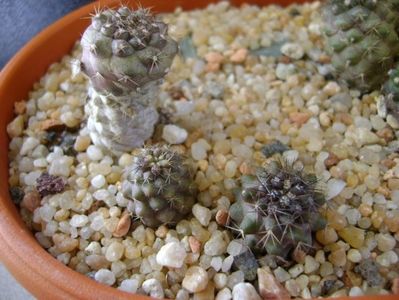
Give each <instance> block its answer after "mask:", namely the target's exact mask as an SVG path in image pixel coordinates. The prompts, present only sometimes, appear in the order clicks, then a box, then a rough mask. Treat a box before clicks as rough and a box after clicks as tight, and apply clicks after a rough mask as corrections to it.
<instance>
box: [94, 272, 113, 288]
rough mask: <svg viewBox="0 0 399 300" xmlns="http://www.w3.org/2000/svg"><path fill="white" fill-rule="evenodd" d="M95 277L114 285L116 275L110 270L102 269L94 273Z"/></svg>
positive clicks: (104, 282)
mask: <svg viewBox="0 0 399 300" xmlns="http://www.w3.org/2000/svg"><path fill="white" fill-rule="evenodd" d="M94 279H95V280H96V281H98V282H101V283H103V284H106V285H113V284H114V283H115V280H116V279H115V275H114V273H112V272H111V271H110V270H107V269H100V270H98V271H97V272H96V274H95V275H94Z"/></svg>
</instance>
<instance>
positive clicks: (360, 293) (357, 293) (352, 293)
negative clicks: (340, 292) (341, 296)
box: [349, 286, 364, 297]
mask: <svg viewBox="0 0 399 300" xmlns="http://www.w3.org/2000/svg"><path fill="white" fill-rule="evenodd" d="M363 295H364V293H363V290H362V289H361V288H360V287H358V286H354V287H352V288H351V289H350V291H349V296H351V297H356V296H363Z"/></svg>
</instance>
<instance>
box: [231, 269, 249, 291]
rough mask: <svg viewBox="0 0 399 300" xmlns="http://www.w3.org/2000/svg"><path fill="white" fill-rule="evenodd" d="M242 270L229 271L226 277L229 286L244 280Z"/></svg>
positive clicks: (232, 286)
mask: <svg viewBox="0 0 399 300" xmlns="http://www.w3.org/2000/svg"><path fill="white" fill-rule="evenodd" d="M244 276H245V275H244V272H243V271H236V272H233V273H231V274H230V275H229V276H228V277H227V286H228V287H229V288H231V289H232V288H234V287H235V286H236V285H237V284H238V283H240V282H244Z"/></svg>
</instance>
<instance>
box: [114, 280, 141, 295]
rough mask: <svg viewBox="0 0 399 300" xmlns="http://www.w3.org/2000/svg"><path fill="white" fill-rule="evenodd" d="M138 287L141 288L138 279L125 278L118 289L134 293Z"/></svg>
mask: <svg viewBox="0 0 399 300" xmlns="http://www.w3.org/2000/svg"><path fill="white" fill-rule="evenodd" d="M138 288H139V282H138V280H137V279H125V280H123V281H122V282H121V285H120V287H119V288H118V289H119V290H121V291H125V292H128V293H132V294H134V293H136V292H137V289H138Z"/></svg>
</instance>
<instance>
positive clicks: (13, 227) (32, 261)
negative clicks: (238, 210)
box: [0, 0, 396, 300]
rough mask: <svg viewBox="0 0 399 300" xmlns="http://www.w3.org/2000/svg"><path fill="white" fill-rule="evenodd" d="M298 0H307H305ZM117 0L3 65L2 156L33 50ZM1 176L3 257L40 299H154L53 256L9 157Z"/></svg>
mask: <svg viewBox="0 0 399 300" xmlns="http://www.w3.org/2000/svg"><path fill="white" fill-rule="evenodd" d="M133 2H135V1H133ZM141 2H142V4H144V5H145V3H146V2H151V1H149V0H148V1H146V0H144V1H141ZM189 2H191V1H189ZM196 2H197V3H195V6H196V7H201V6H205V5H206V4H208V3H210V2H215V1H206V0H198V1H196ZM240 2H243V1H238V0H237V1H232V3H233V4H238V3H240ZM244 2H245V1H244ZM247 2H251V3H254V4H263V5H265V4H268V3H269V2H273V1H270V0H263V1H262V0H254V1H247ZM289 2H292V1H289V0H281V1H280V3H281V4H284V5H286V4H288V3H289ZM296 2H305V1H303V0H301V1H296ZM119 3H120V1H119V0H102V1H97V2H93V3H90V4H87V5H85V6H82V7H81V8H78V9H76V10H74V11H73V12H71V13H69V14H67V15H66V16H64V17H62V18H61V19H59V20H58V21H56V22H55V23H53V24H51V25H50V26H48V27H47V28H45V29H44V30H42V31H41V32H40V33H39V34H37V35H36V36H35V37H34V38H33V39H32V40H31V41H30V42H28V43H27V44H26V45H25V46H24V47H23V48H22V49H21V50H19V51H18V52H17V54H15V55H14V56H13V57H12V59H11V60H10V61H9V62H8V63H7V64H6V65H5V66H4V68H3V69H2V70H1V71H0V99H8V98H12V99H11V100H9V101H5V100H3V101H2V103H3V105H4V106H5V107H2V109H1V110H0V113H1V118H0V144H1V145H3V146H4V145H7V147H2V146H1V145H0V157H3V158H6V157H7V152H8V143H9V139H8V136H7V133H6V130H5V128H6V126H7V124H8V123H9V121H11V118H12V115H13V113H12V104H13V102H14V101H20V100H22V99H24V98H26V95H27V94H28V92H29V91H30V90H31V88H32V84H31V83H32V82H35V81H37V80H38V79H39V78H40V77H41V76H42V75H43V74H44V73H45V72H46V70H47V67H48V64H46V63H44V64H42V63H40V62H35V63H33V64H32V65H33V66H34V65H37V66H38V67H39V68H40V71H36V72H24V68H26V66H29V62H30V60H31V59H32V56H33V55H34V56H36V57H37V58H39V57H40V56H39V55H38V53H39V52H41V51H42V52H43V51H44V49H45V45H46V44H48V43H49V42H51V40H54V39H55V37H56V36H57V35H58V34H69V35H76V33H74V32H72V33H71V31H72V30H71V28H72V27H79V26H81V25H79V26H78V25H76V23H77V20H81V21H82V22H86V23H87V21H84V20H83V19H82V18H83V17H84V16H87V15H88V14H89V13H90V12H92V11H93V10H94V8H95V7H98V6H99V5H100V6H114V5H117V4H119ZM157 5H158V4H157ZM159 6H160V11H166V10H167V9H169V8H170V7H176V6H182V7H183V8H184V9H187V8H192V6H193V4H190V3H187V2H184V1H182V0H176V1H174V2H173V1H171V2H166V3H165V2H164V1H162V2H161V3H160V4H159ZM66 29H67V30H66ZM70 46H72V45H70ZM63 48H65V47H63ZM66 53H67V52H66V51H64V50H60V51H58V52H57V51H56V52H51V53H49V54H48V55H47V53H46V61H50V62H56V61H58V60H59V58H60V57H62V56H63V55H65V54H66ZM21 74H24V76H18V75H21ZM38 74H39V75H38ZM16 78H18V80H19V84H20V85H22V88H19V89H15V90H13V94H12V96H11V97H9V95H8V93H7V92H9V91H8V90H10V87H12V86H13V83H14V82H15V79H16ZM8 102H9V103H8ZM3 148H5V149H3ZM0 178H2V179H3V180H0V245H1V247H0V260H1V262H2V263H4V265H5V266H6V267H7V269H8V270H9V271H10V272H11V273H12V274H13V276H14V277H15V278H16V279H17V280H18V281H19V282H20V283H21V284H22V285H23V286H24V287H25V288H27V290H29V291H30V292H31V293H32V294H33V295H36V296H38V297H39V298H41V299H47V298H49V299H50V298H53V297H54V296H56V297H57V299H108V298H109V299H136V300H148V299H151V298H150V297H147V296H143V295H138V294H130V293H127V292H123V291H120V290H117V289H116V288H112V287H109V286H106V285H103V284H100V283H97V282H95V281H94V280H92V279H89V278H88V277H87V276H84V275H82V274H80V273H78V272H77V271H74V270H72V269H70V268H69V267H67V266H65V265H64V264H62V263H61V262H59V261H58V260H57V259H55V258H54V257H53V256H52V255H51V254H49V253H48V252H47V251H46V250H45V249H44V248H42V247H41V246H40V245H39V243H38V242H37V241H36V240H35V238H34V237H33V234H32V232H31V231H30V230H28V229H27V228H26V226H25V224H24V223H23V221H22V219H21V218H20V216H19V212H18V211H17V209H16V207H15V205H14V204H13V203H12V201H11V199H10V196H9V194H8V159H1V160H0ZM349 298H353V297H341V298H336V299H349ZM356 298H357V299H359V300H361V299H362V300H377V299H385V300H394V299H395V298H396V296H395V295H377V296H363V297H359V298H358V297H356Z"/></svg>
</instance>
